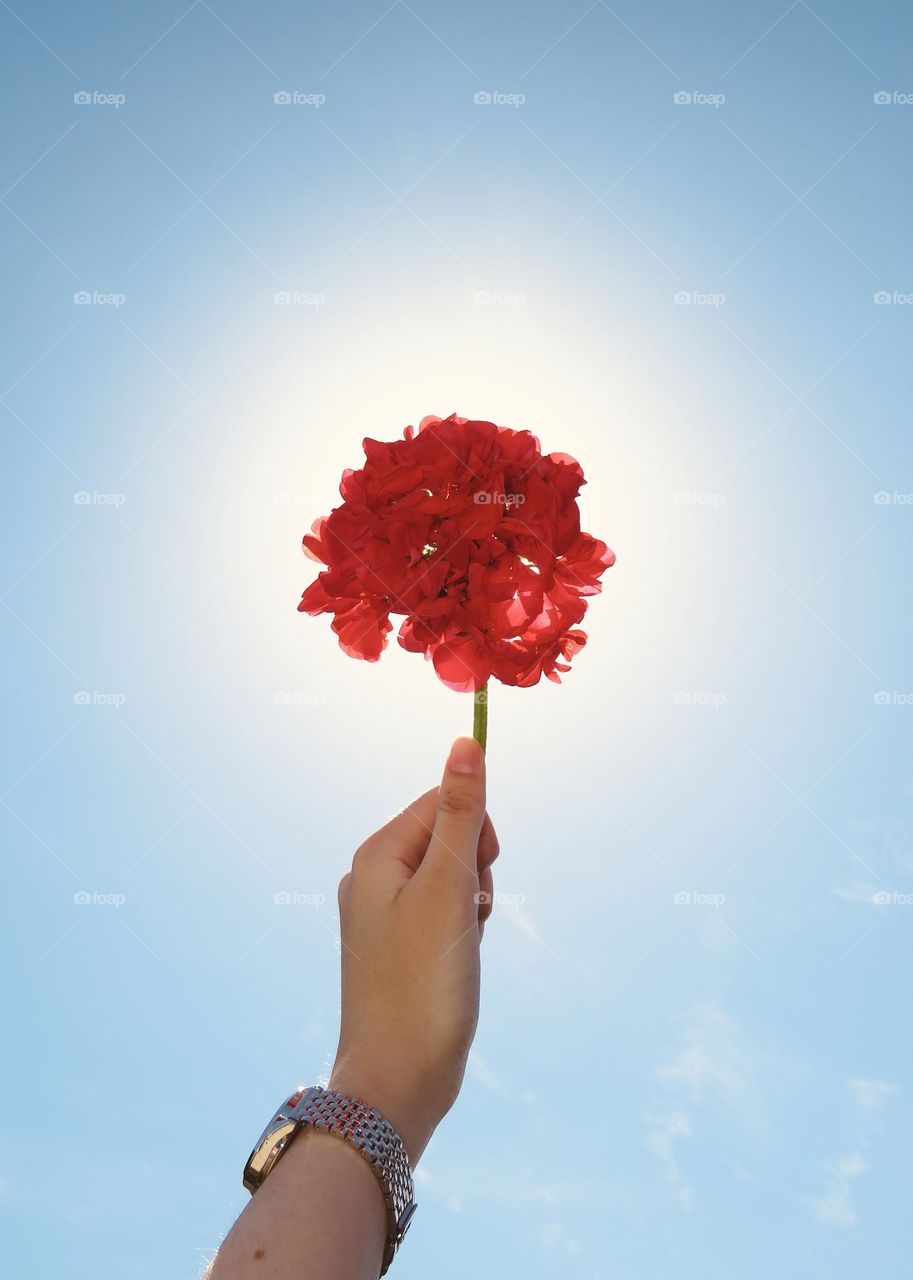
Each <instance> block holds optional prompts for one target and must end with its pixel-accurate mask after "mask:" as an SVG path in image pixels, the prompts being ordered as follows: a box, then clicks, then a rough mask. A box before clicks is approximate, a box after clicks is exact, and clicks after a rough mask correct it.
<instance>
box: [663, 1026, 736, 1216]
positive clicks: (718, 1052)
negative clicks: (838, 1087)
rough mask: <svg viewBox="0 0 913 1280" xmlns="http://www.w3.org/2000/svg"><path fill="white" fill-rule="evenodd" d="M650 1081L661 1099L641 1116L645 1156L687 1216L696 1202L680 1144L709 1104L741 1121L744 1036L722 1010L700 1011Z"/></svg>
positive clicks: (693, 1128)
mask: <svg viewBox="0 0 913 1280" xmlns="http://www.w3.org/2000/svg"><path fill="white" fill-rule="evenodd" d="M654 1075H655V1077H656V1079H657V1080H658V1081H659V1083H660V1085H661V1086H662V1087H663V1090H664V1095H665V1099H664V1104H663V1105H654V1106H653V1107H652V1108H651V1109H650V1110H648V1111H647V1113H646V1115H645V1116H644V1123H645V1125H646V1130H647V1137H646V1145H647V1150H648V1151H650V1152H652V1154H653V1155H654V1156H656V1158H657V1160H658V1161H659V1164H660V1167H661V1170H662V1174H663V1178H664V1180H665V1182H666V1184H667V1185H668V1187H669V1190H670V1194H671V1196H672V1198H673V1199H674V1200H677V1201H678V1203H679V1204H680V1205H681V1206H682V1208H683V1209H686V1210H688V1209H690V1208H691V1206H692V1203H693V1198H694V1197H693V1192H692V1189H691V1187H690V1186H689V1185H688V1183H687V1180H686V1178H685V1177H684V1174H683V1173H682V1169H681V1166H680V1163H679V1156H680V1153H681V1144H682V1143H683V1142H684V1141H686V1140H688V1139H690V1138H691V1137H692V1136H693V1134H694V1131H695V1121H696V1117H697V1115H698V1113H699V1111H700V1108H701V1107H702V1106H703V1105H704V1104H705V1103H706V1102H707V1101H709V1100H711V1099H712V1100H715V1101H719V1102H723V1103H725V1104H726V1105H727V1106H729V1107H732V1108H734V1109H736V1110H739V1111H741V1112H742V1113H743V1115H744V1113H746V1112H747V1110H748V1105H747V1096H748V1075H749V1073H748V1055H747V1053H746V1051H745V1049H744V1047H743V1044H742V1036H741V1034H740V1032H739V1030H738V1028H737V1027H736V1025H735V1023H734V1022H733V1021H732V1020H731V1019H730V1018H729V1017H728V1016H727V1015H726V1014H725V1013H723V1012H722V1010H720V1009H718V1008H716V1007H715V1006H713V1005H702V1006H701V1007H700V1008H699V1009H698V1010H697V1013H696V1015H695V1019H694V1022H693V1024H692V1025H691V1026H690V1027H689V1028H688V1030H687V1031H686V1032H685V1033H684V1035H683V1037H682V1041H681V1044H680V1046H679V1049H678V1051H677V1053H676V1054H675V1055H674V1056H673V1058H672V1060H671V1061H670V1062H667V1063H663V1064H661V1065H660V1066H658V1067H657V1068H656V1070H655V1072H654ZM665 1102H668V1105H665Z"/></svg>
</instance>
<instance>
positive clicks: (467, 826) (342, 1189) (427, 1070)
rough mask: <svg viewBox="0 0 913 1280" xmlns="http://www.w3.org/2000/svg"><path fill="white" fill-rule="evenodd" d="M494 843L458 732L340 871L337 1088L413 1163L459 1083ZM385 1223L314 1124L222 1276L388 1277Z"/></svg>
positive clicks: (359, 1173) (260, 1202) (222, 1262)
mask: <svg viewBox="0 0 913 1280" xmlns="http://www.w3.org/2000/svg"><path fill="white" fill-rule="evenodd" d="M497 853H498V843H497V838H496V836H495V832H494V828H493V826H492V824H491V820H490V819H489V818H488V817H487V815H486V812H485V763H484V755H483V753H482V751H481V749H480V747H479V746H478V743H476V742H474V741H473V740H472V739H470V738H460V739H457V741H456V742H455V743H454V745H453V748H452V749H451V753H450V757H449V759H448V762H447V766H446V767H445V770H444V776H443V779H442V781H441V784H440V786H439V787H436V788H434V789H433V790H432V791H428V792H426V793H425V794H424V795H423V796H420V797H419V799H418V800H416V801H414V802H413V804H411V805H409V806H408V808H406V809H405V810H403V812H402V813H400V814H398V815H397V816H396V817H395V818H393V819H392V821H391V822H389V823H387V824H386V826H384V827H383V828H381V830H379V831H378V832H376V833H375V834H374V835H373V836H371V837H370V838H369V839H368V840H367V841H365V843H364V844H363V845H361V847H360V848H359V849H358V850H357V852H356V854H355V857H354V859H353V864H352V870H351V871H350V872H349V873H347V874H346V875H345V876H344V877H343V879H342V882H341V883H340V886H339V908H340V931H341V939H342V1020H341V1027H340V1036H339V1047H338V1050H337V1054H336V1061H335V1065H334V1067H333V1071H332V1073H331V1076H330V1082H329V1087H330V1088H331V1089H333V1090H335V1091H337V1092H340V1093H344V1094H347V1095H349V1096H351V1097H354V1098H358V1099H360V1100H362V1101H364V1102H366V1103H367V1104H368V1105H369V1106H371V1107H375V1108H376V1109H377V1110H378V1111H380V1112H381V1114H382V1115H383V1116H384V1117H385V1118H386V1119H387V1120H389V1121H390V1123H391V1124H392V1125H393V1126H394V1128H395V1129H396V1130H397V1132H398V1133H399V1135H400V1137H401V1138H402V1140H403V1142H404V1144H405V1147H406V1151H407V1154H408V1156H409V1160H410V1163H411V1164H412V1165H413V1167H414V1166H415V1164H416V1163H417V1161H418V1159H419V1157H420V1156H421V1154H422V1152H423V1151H424V1149H425V1146H426V1145H427V1143H428V1141H429V1139H430V1137H431V1135H432V1133H433V1132H434V1130H435V1128H436V1127H437V1125H438V1124H439V1123H440V1121H441V1119H442V1118H443V1116H444V1115H445V1114H446V1113H447V1111H448V1110H449V1109H450V1107H451V1106H452V1105H453V1102H454V1101H455V1099H456V1096H457V1094H458V1092H459V1089H460V1085H461V1083H462V1079H463V1072H464V1069H465V1065H466V1058H467V1055H468V1052H469V1047H470V1045H471V1043H472V1038H473V1035H474V1034H475V1028H476V1022H477V1019H478V1005H479V975H480V967H479V943H480V941H481V936H482V932H483V928H484V922H485V919H486V918H487V916H488V914H489V913H490V911H491V903H492V873H491V864H492V862H493V861H494V859H495V858H496V857H497ZM386 1234H387V1223H386V1215H385V1210H384V1202H383V1199H382V1196H381V1193H380V1188H379V1184H378V1181H377V1179H376V1177H375V1175H374V1173H373V1171H372V1170H371V1168H370V1167H369V1166H368V1164H367V1162H366V1161H365V1160H364V1159H363V1158H362V1156H361V1155H360V1154H359V1153H358V1152H357V1151H356V1150H355V1149H354V1148H353V1147H350V1146H349V1145H348V1144H347V1143H346V1142H344V1141H342V1140H340V1139H339V1138H338V1137H336V1136H333V1135H330V1134H325V1133H322V1132H320V1131H318V1130H314V1129H307V1128H306V1129H305V1130H304V1131H303V1132H301V1133H300V1134H298V1135H297V1136H296V1137H295V1139H294V1140H293V1141H292V1143H291V1145H290V1147H289V1149H288V1151H287V1152H286V1153H285V1154H284V1155H283V1156H282V1158H281V1159H280V1160H279V1161H278V1163H277V1164H276V1166H275V1168H274V1169H273V1171H272V1172H271V1173H270V1175H269V1177H267V1179H266V1180H265V1182H264V1183H263V1185H262V1187H261V1188H260V1189H259V1190H258V1191H257V1193H256V1194H255V1195H254V1196H253V1198H252V1199H251V1201H250V1203H249V1204H248V1205H247V1206H246V1208H245V1210H244V1212H243V1213H242V1214H241V1216H240V1218H239V1219H238V1221H237V1222H236V1223H235V1225H234V1227H233V1228H232V1230H231V1232H230V1233H229V1235H228V1236H227V1238H226V1240H225V1243H224V1244H223V1245H222V1247H221V1249H220V1250H219V1253H218V1255H217V1257H216V1259H215V1262H214V1264H213V1267H212V1270H211V1273H210V1274H211V1280H248V1278H249V1277H251V1276H256V1277H258V1280H304V1278H310V1277H320V1280H376V1277H377V1276H378V1274H379V1271H380V1265H381V1258H382V1256H383V1250H384V1242H385V1239H386Z"/></svg>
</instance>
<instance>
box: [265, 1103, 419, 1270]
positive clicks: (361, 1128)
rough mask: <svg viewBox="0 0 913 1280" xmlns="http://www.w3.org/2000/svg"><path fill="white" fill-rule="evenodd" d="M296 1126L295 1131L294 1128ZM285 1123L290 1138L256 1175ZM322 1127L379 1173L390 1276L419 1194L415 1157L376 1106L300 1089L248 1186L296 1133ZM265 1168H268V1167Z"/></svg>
mask: <svg viewBox="0 0 913 1280" xmlns="http://www.w3.org/2000/svg"><path fill="white" fill-rule="evenodd" d="M292 1122H294V1128H292V1129H291V1130H289V1126H290V1124H291V1123H292ZM277 1125H280V1126H281V1127H282V1129H283V1130H284V1136H283V1137H281V1138H280V1139H279V1141H278V1142H277V1143H276V1145H275V1149H274V1150H273V1151H272V1152H271V1153H270V1155H269V1156H268V1157H267V1159H266V1160H265V1161H263V1160H262V1159H260V1160H258V1161H257V1162H258V1164H260V1166H261V1172H260V1173H259V1174H255V1173H253V1172H252V1167H253V1166H254V1162H255V1160H257V1158H258V1154H260V1153H262V1149H263V1144H264V1142H265V1141H266V1142H268V1141H269V1136H268V1135H270V1133H271V1131H272V1130H273V1129H275V1128H276V1126H277ZM308 1127H310V1128H314V1129H320V1130H322V1131H323V1132H324V1133H331V1134H334V1135H335V1136H336V1137H338V1138H342V1139H343V1140H344V1141H345V1142H348V1143H349V1145H350V1146H353V1147H355V1149H356V1150H357V1151H358V1152H359V1153H360V1154H361V1156H362V1157H363V1158H364V1159H365V1160H366V1161H367V1163H368V1164H369V1165H370V1166H371V1168H372V1169H373V1171H374V1173H375V1175H376V1177H377V1180H378V1183H379V1185H380V1190H381V1192H382V1194H383V1197H384V1204H385V1205H386V1208H387V1223H388V1229H387V1240H386V1244H385V1247H384V1257H383V1265H382V1268H381V1272H380V1274H381V1275H382V1276H383V1275H385V1274H386V1272H387V1270H388V1269H389V1267H390V1264H391V1262H392V1261H393V1258H394V1257H395V1255H396V1251H397V1249H398V1248H399V1246H400V1244H401V1243H402V1241H403V1237H404V1236H405V1234H406V1231H407V1229H408V1227H409V1224H410V1222H411V1220H412V1216H413V1214H414V1213H415V1209H416V1205H415V1191H414V1187H413V1182H412V1172H411V1169H410V1167H409V1157H408V1155H407V1154H406V1149H405V1147H404V1146H403V1142H402V1139H401V1138H400V1136H399V1134H398V1133H397V1132H396V1130H395V1129H394V1127H393V1125H392V1124H390V1122H389V1120H386V1119H385V1118H384V1117H383V1116H382V1115H381V1113H380V1112H379V1111H378V1110H376V1108H374V1107H369V1106H368V1104H367V1103H365V1102H362V1101H360V1100H359V1099H357V1098H350V1097H349V1096H348V1095H347V1094H343V1093H335V1092H333V1091H332V1090H330V1089H323V1088H321V1087H320V1086H318V1085H314V1086H312V1087H311V1088H299V1089H297V1090H296V1091H295V1093H293V1094H292V1096H291V1097H290V1098H288V1099H287V1100H286V1102H285V1103H284V1104H283V1106H281V1107H280V1108H279V1110H278V1111H277V1112H276V1115H275V1116H274V1118H273V1121H272V1122H271V1124H270V1125H269V1126H268V1127H267V1129H266V1130H265V1131H264V1134H263V1137H262V1138H261V1140H260V1143H259V1144H258V1146H257V1147H255V1148H254V1151H253V1152H251V1156H250V1159H249V1160H248V1163H247V1166H246V1167H245V1178H244V1185H245V1186H246V1187H247V1188H248V1190H249V1191H250V1192H251V1194H253V1192H254V1191H255V1190H256V1189H257V1187H258V1186H259V1185H260V1183H261V1182H262V1181H263V1179H264V1178H265V1177H266V1175H267V1174H268V1173H269V1172H270V1170H271V1169H272V1168H273V1167H274V1165H275V1163H276V1161H277V1160H278V1158H279V1157H280V1156H281V1155H282V1154H283V1153H284V1152H285V1151H286V1150H287V1149H288V1146H289V1144H290V1143H291V1141H292V1139H293V1138H294V1136H295V1134H296V1133H297V1132H298V1131H299V1130H300V1129H302V1128H308ZM264 1165H265V1167H263V1166H264Z"/></svg>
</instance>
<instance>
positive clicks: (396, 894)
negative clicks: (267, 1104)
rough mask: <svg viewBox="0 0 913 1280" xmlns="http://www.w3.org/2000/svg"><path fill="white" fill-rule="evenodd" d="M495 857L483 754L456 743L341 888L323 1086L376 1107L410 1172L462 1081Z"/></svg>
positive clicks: (470, 744)
mask: <svg viewBox="0 0 913 1280" xmlns="http://www.w3.org/2000/svg"><path fill="white" fill-rule="evenodd" d="M497 856H498V839H497V836H496V835H495V830H494V827H493V825H492V822H491V819H490V818H489V817H488V815H487V813H486V811H485V756H484V753H483V751H482V749H481V747H480V746H479V744H478V743H477V742H475V741H474V739H472V738H458V739H457V740H456V742H455V743H454V744H453V747H452V748H451V752H450V757H449V759H448V761H447V766H446V768H445V770H444V776H443V779H442V781H441V785H440V786H439V787H435V788H434V789H433V790H431V791H427V792H426V793H425V794H424V795H423V796H420V797H419V799H418V800H416V801H414V802H413V803H412V804H411V805H409V807H408V808H406V809H404V810H403V812H402V813H400V814H398V815H397V816H396V817H395V818H394V819H393V820H392V821H391V822H388V823H387V825H386V826H385V827H382V828H381V829H380V830H379V831H378V832H376V833H375V834H374V835H373V836H371V837H369V839H368V840H366V841H365V843H364V844H363V845H361V847H360V848H359V849H358V850H357V851H356V853H355V857H354V859H353V862H352V870H351V871H350V872H348V873H347V874H346V875H345V876H343V878H342V881H341V883H340V885H339V914H340V922H341V935H342V1023H341V1029H340V1036H339V1049H338V1051H337V1055H336V1063H335V1065H334V1067H333V1072H332V1075H331V1077H330V1088H331V1089H334V1090H338V1091H339V1092H341V1093H345V1094H348V1095H349V1096H351V1097H355V1098H359V1099H361V1100H362V1101H363V1102H366V1103H367V1104H368V1105H369V1106H372V1107H376V1108H377V1110H378V1111H380V1112H381V1113H382V1115H384V1116H385V1117H386V1118H387V1119H388V1120H389V1121H390V1123H391V1124H392V1125H393V1126H394V1127H395V1128H396V1130H397V1131H398V1132H399V1134H400V1136H401V1138H402V1139H403V1142H404V1143H405V1145H406V1150H407V1152H408V1154H409V1158H410V1161H411V1162H412V1164H413V1165H414V1164H415V1163H416V1161H417V1160H418V1157H419V1156H420V1155H421V1153H422V1151H423V1150H424V1148H425V1146H426V1145H427V1143H428V1140H429V1138H430V1137H431V1134H432V1133H433V1132H434V1130H435V1128H436V1127H437V1125H438V1123H439V1122H440V1120H441V1119H442V1118H443V1116H444V1115H445V1114H446V1113H447V1111H449V1109H450V1107H451V1106H452V1105H453V1103H454V1101H455V1099H456V1096H457V1094H458V1093H459V1089H460V1085H461V1083H462V1080H463V1072H464V1070H465V1066H466V1058H467V1056H468V1053H469V1047H470V1045H471V1044H472V1038H473V1036H474V1034H475V1029H476V1023H477V1021H478V1012H479V972H480V968H479V944H480V942H481V938H482V933H483V930H484V926H485V921H486V919H487V918H488V916H489V915H490V914H491V909H492V900H493V881H492V873H491V864H492V863H493V862H494V860H495V858H496V857H497Z"/></svg>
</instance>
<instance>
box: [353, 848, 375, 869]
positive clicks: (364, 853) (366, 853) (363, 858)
mask: <svg viewBox="0 0 913 1280" xmlns="http://www.w3.org/2000/svg"><path fill="white" fill-rule="evenodd" d="M372 861H373V851H372V848H371V842H370V841H369V840H366V841H365V843H364V844H360V845H359V846H358V848H357V849H356V850H355V853H354V855H353V856H352V871H351V874H352V875H353V876H358V875H363V874H364V872H365V870H366V869H367V867H368V866H369V865H370V864H371V862H372Z"/></svg>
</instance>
